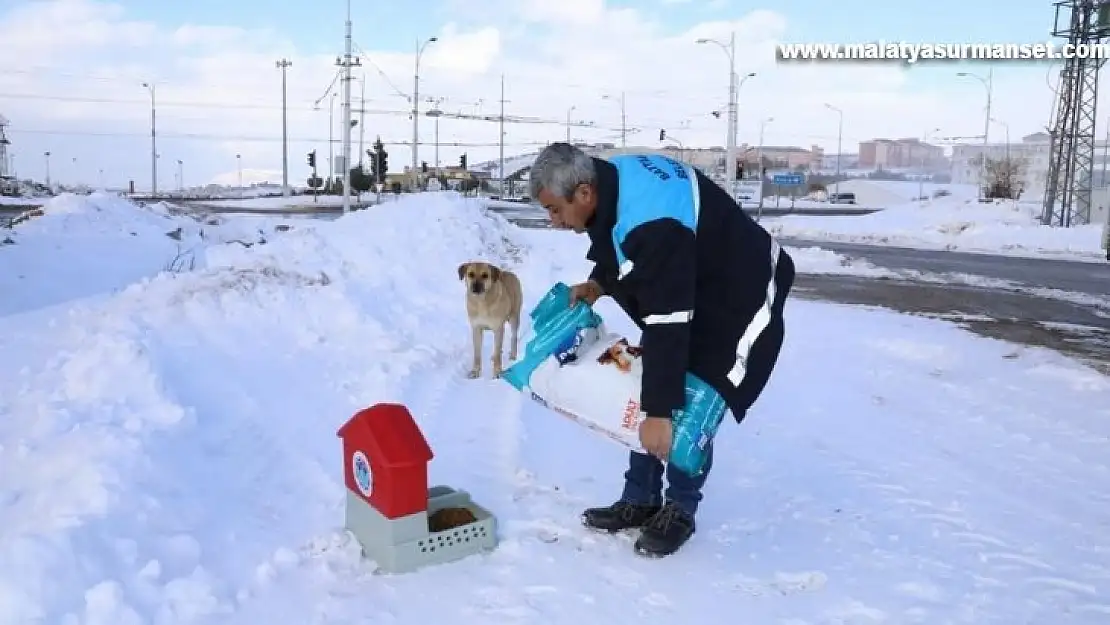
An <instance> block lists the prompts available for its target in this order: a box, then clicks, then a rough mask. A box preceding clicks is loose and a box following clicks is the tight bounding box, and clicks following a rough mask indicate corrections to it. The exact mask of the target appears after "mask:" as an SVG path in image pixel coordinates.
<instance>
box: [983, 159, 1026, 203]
mask: <svg viewBox="0 0 1110 625" xmlns="http://www.w3.org/2000/svg"><path fill="white" fill-rule="evenodd" d="M1024 175H1025V163H1024V162H1022V161H1021V160H1019V159H1015V158H1006V157H1004V158H999V159H994V158H990V157H987V165H986V181H985V183H986V189H984V196H985V197H987V198H988V199H996V198H997V199H1005V200H1016V199H1017V197H1018V195H1019V194H1020V193H1021V190H1022V189H1021V187H1022V178H1023V177H1024Z"/></svg>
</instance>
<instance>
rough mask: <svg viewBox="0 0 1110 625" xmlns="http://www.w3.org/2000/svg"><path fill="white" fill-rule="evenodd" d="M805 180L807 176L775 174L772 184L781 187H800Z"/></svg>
mask: <svg viewBox="0 0 1110 625" xmlns="http://www.w3.org/2000/svg"><path fill="white" fill-rule="evenodd" d="M805 180H806V177H805V174H775V175H774V176H772V177H771V183H772V184H776V185H778V186H780V187H800V186H802V185H803V184H805Z"/></svg>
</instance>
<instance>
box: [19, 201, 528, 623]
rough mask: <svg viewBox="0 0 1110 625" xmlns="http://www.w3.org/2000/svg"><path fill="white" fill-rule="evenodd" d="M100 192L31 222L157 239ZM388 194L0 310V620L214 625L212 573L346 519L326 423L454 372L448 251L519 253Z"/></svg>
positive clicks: (218, 580) (216, 602)
mask: <svg viewBox="0 0 1110 625" xmlns="http://www.w3.org/2000/svg"><path fill="white" fill-rule="evenodd" d="M94 206H99V207H100V209H101V210H94V209H92V208H90V207H84V206H82V205H79V204H78V203H76V202H72V201H71V203H70V204H63V205H61V206H55V207H54V208H55V211H54V212H55V216H54V218H53V219H50V220H46V221H44V222H42V223H41V224H37V225H36V228H35V230H36V232H42V233H45V232H65V233H66V234H67V235H68V236H70V237H79V236H82V235H81V234H79V233H78V232H77V229H78V228H79V226H80V227H83V228H84V232H85V233H90V232H98V231H99V232H101V233H103V232H107V233H115V232H117V231H119V232H122V233H123V236H131V235H130V233H131V232H136V235H135V236H136V238H137V239H139V240H142V239H145V238H149V239H152V241H151V242H148V243H146V244H147V245H151V246H153V247H154V248H155V249H154V250H152V253H151V257H156V256H157V254H155V253H154V252H157V251H164V250H165V249H167V248H166V247H165V244H164V243H163V242H162V241H161V239H164V238H165V236H164V229H165V227H166V225H167V224H166V222H165V220H164V219H163V218H161V217H159V216H157V215H153V214H150V213H142V212H141V211H139V213H140V214H131V215H130V218H129V219H119V218H118V215H117V214H115V213H113V211H112V210H111V209H121V207H120V205H119V204H118V203H111V202H107V201H106V200H101V201H100V202H99V203H97V204H94ZM106 206H107V207H106ZM391 208H392V209H395V210H392V211H390V212H385V211H380V212H376V213H375V212H371V211H365V212H359V213H356V214H353V215H350V216H348V217H345V218H343V219H339V220H336V221H334V222H320V223H317V224H315V225H314V226H310V227H305V228H303V229H297V230H293V231H290V232H289V233H288V236H284V237H281V238H279V239H275V240H274V241H272V242H270V243H268V244H266V245H259V246H252V247H250V248H246V247H243V246H224V247H212V248H209V249H208V264H207V266H206V267H205V268H203V269H198V270H196V271H192V272H186V273H163V274H160V275H157V276H155V277H153V278H149V279H145V280H143V281H141V282H138V283H136V284H134V285H132V286H130V287H128V288H126V289H124V290H123V291H121V292H120V293H118V294H116V295H114V296H112V297H109V298H95V299H91V300H85V301H80V302H77V303H75V304H73V305H72V306H71V307H69V308H68V309H65V310H62V309H60V308H57V307H56V308H54V309H50V310H47V311H44V312H37V313H36V314H33V315H16V316H11V317H9V318H8V320H7V327H6V330H7V332H8V334H7V340H6V341H5V344H4V349H2V350H0V353H4V354H6V355H7V360H6V361H3V360H0V414H3V415H4V418H3V419H0V563H2V564H0V623H4V624H7V623H33V622H43V623H61V622H67V621H65V618H64V617H65V616H66V615H71V616H72V617H74V618H76V619H78V620H75V621H73V622H81V623H113V624H119V625H131V624H132V623H148V622H157V623H177V622H186V621H188V622H209V620H208V619H211V618H215V617H216V616H218V615H220V614H223V613H225V612H226V611H227V609H228V607H229V605H231V604H233V603H235V602H236V601H239V600H241V599H244V597H237V596H236V589H235V588H233V587H230V586H228V585H227V581H226V580H239V581H242V582H246V581H248V580H251V579H259V580H261V579H262V577H259V576H263V575H265V572H264V571H263V570H262V568H259V570H257V571H255V569H256V568H257V567H260V566H261V563H264V562H266V561H267V560H268V559H269V558H270V557H271V556H273V555H274V554H273V549H275V548H276V547H278V546H280V545H297V544H299V543H300V542H302V541H303V540H304V539H305V538H306V537H308V536H312V535H314V534H317V533H319V532H320V531H321V530H322V529H325V528H331V527H334V526H335V525H336V523H338V522H339V519H340V518H341V517H340V516H339V515H340V512H339V510H338V509H337V508H336V506H337V504H338V502H339V501H340V495H341V492H342V491H341V488H342V481H341V475H340V474H339V473H337V472H336V470H335V466H334V465H335V462H336V460H337V456H336V449H335V444H336V439H335V434H334V431H335V429H336V428H337V427H338V425H339V424H340V423H341V422H342V420H343V419H345V418H346V417H347V416H349V415H350V414H352V413H353V412H354V410H356V409H357V408H359V407H363V406H365V405H368V404H370V403H373V402H377V401H387V400H390V399H399V398H400V396H401V393H402V391H403V388H401V386H400V385H401V383H402V381H403V380H404V379H405V378H406V376H407V375H408V374H409V372H410V371H420V370H428V369H429V368H433V367H448V368H449V369H450V368H452V367H453V366H455V365H459V366H461V364H462V363H463V356H462V354H461V350H460V348H462V347H464V346H468V344H469V330H468V329H467V324H466V319H465V312H464V310H465V309H464V307H463V303H462V293H463V290H462V287H461V286H460V284H459V281H458V275H457V273H456V268H457V265H458V263H460V262H463V261H464V260H472V259H485V260H489V261H491V262H498V263H500V264H503V265H512V264H513V263H514V262H516V260H517V259H518V256H519V254H520V253H521V249H522V248H521V247H520V246H521V244H520V243H517V242H515V241H514V240H513V238H512V237H513V235H514V234H515V231H516V229H515V227H513V226H511V225H510V224H508V223H507V222H506V221H505V220H504V219H502V218H500V217H499V216H497V215H496V214H491V213H488V212H486V211H485V210H484V209H483V208H482V207H481V206H480V205H478V204H477V203H474V202H459V201H452V200H450V199H448V198H440V199H436V200H433V201H424V202H421V201H420V200H415V199H414V200H411V201H402V202H398V203H397V204H395V205H391ZM131 211H132V213H135V212H137V211H138V209H134V208H132V209H131ZM113 215H115V216H113ZM84 236H88V237H89V238H95V237H93V235H92V234H86V235H84ZM27 238H29V239H30V238H31V237H30V236H29V235H28V236H27ZM160 238H161V239H160ZM15 247H18V246H15ZM120 279H122V276H116V280H117V281H118V280H120ZM44 329H47V330H45V331H44ZM487 349H488V348H487ZM17 355H18V359H15V358H14V357H15V356H17ZM452 370H453V369H452ZM18 389H23V392H17V391H18ZM458 416H459V417H460V418H464V417H465V418H467V419H480V418H483V415H480V414H470V415H462V414H460V415H458ZM259 531H263V532H264V533H265V537H264V538H261V539H252V535H254V534H256V533H257V532H259ZM75 558H80V559H82V560H83V561H85V562H86V563H87V564H89V566H78V565H77V564H76V560H75ZM90 558H91V559H90ZM189 619H198V620H197V621H190V620H189Z"/></svg>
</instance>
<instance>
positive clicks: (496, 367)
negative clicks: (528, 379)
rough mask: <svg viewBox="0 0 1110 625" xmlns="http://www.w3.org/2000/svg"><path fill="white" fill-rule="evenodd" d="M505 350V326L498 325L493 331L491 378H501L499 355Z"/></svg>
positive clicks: (502, 324)
mask: <svg viewBox="0 0 1110 625" xmlns="http://www.w3.org/2000/svg"><path fill="white" fill-rule="evenodd" d="M503 349H505V324H504V323H499V324H497V327H496V328H494V329H493V377H495V378H499V377H501V371H502V365H501V354H502V350H503Z"/></svg>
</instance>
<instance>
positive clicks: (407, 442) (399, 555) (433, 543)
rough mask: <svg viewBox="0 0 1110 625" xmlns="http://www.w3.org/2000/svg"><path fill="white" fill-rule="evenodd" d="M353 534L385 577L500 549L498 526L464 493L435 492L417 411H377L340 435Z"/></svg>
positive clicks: (381, 407) (391, 407) (360, 416)
mask: <svg viewBox="0 0 1110 625" xmlns="http://www.w3.org/2000/svg"><path fill="white" fill-rule="evenodd" d="M338 435H339V437H340V438H341V439H342V440H343V473H344V475H345V476H346V477H345V481H346V484H347V513H346V517H347V518H346V524H345V526H346V528H347V530H349V531H350V532H351V533H352V534H354V536H355V538H356V539H357V540H358V541H359V543H360V544H361V545H362V551H363V553H364V554H365V555H366V556H367V557H368V558H370V559H372V560H374V561H375V562H376V563H377V565H378V570H379V571H381V572H385V573H405V572H409V571H412V570H415V569H417V568H420V567H422V566H424V565H428V564H441V563H444V562H450V561H453V560H458V559H461V558H464V557H466V556H468V555H471V554H474V553H479V552H482V551H488V550H491V549H493V548H494V547H496V546H497V536H496V530H497V521H496V519H495V518H494V516H493V515H492V514H491V513H490V512H489V511H488V510H486V509H485V508H482V507H481V506H479V505H477V504H475V503H474V502H473V501H471V499H470V495H469V494H468V493H467V492H466V491H463V490H456V489H454V488H451V487H449V486H434V487H432V488H428V463H429V462H431V460H432V457H433V454H432V449H431V447H429V446H428V441H427V440H426V439H425V438H424V434H423V433H422V432H421V431H420V427H419V426H418V425H417V424H416V421H415V420H414V419H413V418H412V414H411V413H410V412H409V410H408V409H407V408H406V407H404V406H402V405H400V404H375V405H373V406H371V407H369V408H366V409H365V410H362V411H360V412H358V413H357V414H355V416H353V417H351V419H350V420H349V421H347V423H345V424H344V425H343V427H341V428H339V432H338Z"/></svg>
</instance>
